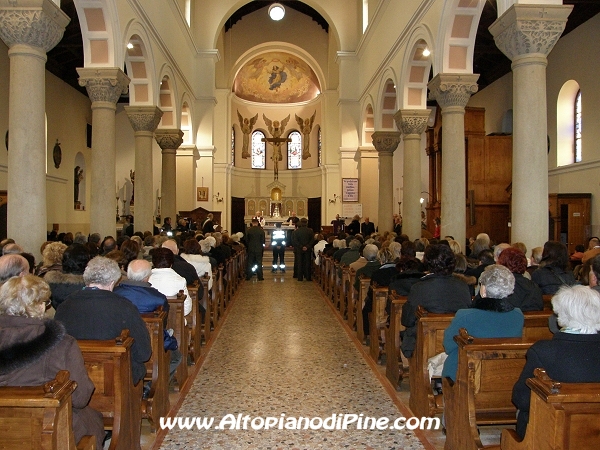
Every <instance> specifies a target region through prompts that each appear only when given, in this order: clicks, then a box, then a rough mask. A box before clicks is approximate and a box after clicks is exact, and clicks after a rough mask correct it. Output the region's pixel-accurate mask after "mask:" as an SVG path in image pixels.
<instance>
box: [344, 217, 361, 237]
mask: <svg viewBox="0 0 600 450" xmlns="http://www.w3.org/2000/svg"><path fill="white" fill-rule="evenodd" d="M346 233H348V234H349V235H350V236H354V235H355V234H358V233H360V216H359V215H358V214H357V215H355V216H354V217H353V218H352V222H350V225H348V226H347V227H346Z"/></svg>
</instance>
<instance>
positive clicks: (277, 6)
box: [269, 3, 285, 20]
mask: <svg viewBox="0 0 600 450" xmlns="http://www.w3.org/2000/svg"><path fill="white" fill-rule="evenodd" d="M283 16H285V8H284V7H283V5H282V4H281V3H273V4H272V5H271V6H269V17H270V18H271V19H272V20H281V19H283Z"/></svg>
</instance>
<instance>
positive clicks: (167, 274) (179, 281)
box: [148, 247, 192, 316]
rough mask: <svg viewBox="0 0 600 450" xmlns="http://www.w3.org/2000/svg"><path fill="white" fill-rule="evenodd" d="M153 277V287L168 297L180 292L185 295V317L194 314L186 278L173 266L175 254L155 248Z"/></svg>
mask: <svg viewBox="0 0 600 450" xmlns="http://www.w3.org/2000/svg"><path fill="white" fill-rule="evenodd" d="M151 253H152V266H153V269H152V275H150V279H149V280H148V281H149V283H150V284H151V285H152V287H153V288H154V289H156V290H158V291H159V292H160V293H161V294H163V295H166V296H167V297H170V296H173V295H177V294H178V293H179V291H183V293H184V294H185V301H184V302H183V315H184V316H187V315H188V314H189V313H190V312H192V299H191V297H190V295H189V294H188V290H187V282H186V281H185V278H183V277H182V276H180V275H178V274H177V272H175V271H174V270H173V269H171V266H172V265H173V252H172V251H171V250H169V249H168V248H164V247H161V248H155V249H154V250H152V252H151Z"/></svg>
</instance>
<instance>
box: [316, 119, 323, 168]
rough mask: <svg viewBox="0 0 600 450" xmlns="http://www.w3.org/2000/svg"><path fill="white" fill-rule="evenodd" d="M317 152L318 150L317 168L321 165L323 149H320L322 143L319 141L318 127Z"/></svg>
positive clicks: (319, 132)
mask: <svg viewBox="0 0 600 450" xmlns="http://www.w3.org/2000/svg"><path fill="white" fill-rule="evenodd" d="M317 150H318V152H317V153H318V157H319V166H322V165H323V152H322V150H323V147H322V141H321V127H319V131H318V132H317Z"/></svg>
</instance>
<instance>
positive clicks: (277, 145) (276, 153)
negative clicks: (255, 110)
mask: <svg viewBox="0 0 600 450" xmlns="http://www.w3.org/2000/svg"><path fill="white" fill-rule="evenodd" d="M263 119H264V121H265V123H266V124H267V127H268V128H269V133H271V136H272V137H270V138H263V139H262V141H263V142H268V143H269V144H271V145H272V146H273V156H271V159H272V160H273V172H274V176H275V178H274V179H275V180H278V179H279V161H281V160H283V155H282V153H281V144H283V143H284V142H291V139H287V138H282V137H281V135H282V134H283V132H284V131H285V127H286V125H287V123H288V121H289V120H290V115H289V114H288V116H287V117H286V118H285V119H283V120H282V121H281V123H280V122H279V121H278V120H273V121H271V120H270V119H268V118H267V116H265V115H264V114H263Z"/></svg>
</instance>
